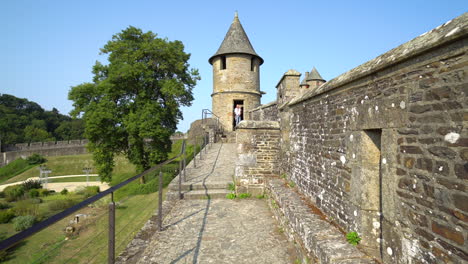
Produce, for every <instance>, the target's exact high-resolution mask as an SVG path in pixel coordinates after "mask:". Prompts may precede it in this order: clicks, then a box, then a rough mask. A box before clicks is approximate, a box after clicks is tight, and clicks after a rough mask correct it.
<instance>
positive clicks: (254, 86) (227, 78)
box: [208, 12, 263, 132]
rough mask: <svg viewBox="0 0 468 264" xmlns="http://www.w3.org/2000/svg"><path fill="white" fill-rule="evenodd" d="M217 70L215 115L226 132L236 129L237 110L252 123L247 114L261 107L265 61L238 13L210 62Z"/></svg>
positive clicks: (214, 81)
mask: <svg viewBox="0 0 468 264" xmlns="http://www.w3.org/2000/svg"><path fill="white" fill-rule="evenodd" d="M208 61H209V63H210V64H211V65H212V67H213V93H212V94H211V97H212V102H213V108H212V110H213V113H214V114H215V115H217V116H218V117H219V118H220V121H221V124H222V125H223V127H224V130H225V131H227V132H229V131H233V129H234V124H235V122H234V113H233V112H234V108H235V107H236V105H238V104H239V105H241V107H242V113H243V116H242V119H248V115H246V114H244V113H245V112H246V111H249V110H251V109H254V108H256V107H257V106H259V105H260V98H261V97H262V92H260V65H262V64H263V59H262V58H261V57H260V56H258V54H257V53H256V52H255V50H254V49H253V47H252V44H250V41H249V38H248V37H247V34H246V33H245V31H244V28H243V27H242V25H241V23H240V21H239V18H238V16H237V12H236V14H235V16H234V21H232V24H231V27H230V28H229V30H228V32H227V34H226V36H225V37H224V40H223V43H221V46H220V47H219V49H218V51H217V52H216V53H215V54H214V55H213V56H212V57H211V58H210V59H209V60H208Z"/></svg>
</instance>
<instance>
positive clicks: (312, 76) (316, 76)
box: [305, 67, 325, 81]
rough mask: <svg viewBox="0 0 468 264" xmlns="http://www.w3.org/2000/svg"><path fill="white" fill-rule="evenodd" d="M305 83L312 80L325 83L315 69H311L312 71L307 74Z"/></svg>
mask: <svg viewBox="0 0 468 264" xmlns="http://www.w3.org/2000/svg"><path fill="white" fill-rule="evenodd" d="M305 80H306V81H314V80H319V81H325V80H324V79H323V78H322V76H320V73H318V71H317V69H315V67H314V68H313V69H312V71H311V72H310V73H309V75H308V76H307V77H306V79H305Z"/></svg>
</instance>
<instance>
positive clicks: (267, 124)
mask: <svg viewBox="0 0 468 264" xmlns="http://www.w3.org/2000/svg"><path fill="white" fill-rule="evenodd" d="M236 129H274V130H279V129H280V125H279V122H277V121H255V120H242V121H241V122H240V123H239V124H238V125H237V127H236Z"/></svg>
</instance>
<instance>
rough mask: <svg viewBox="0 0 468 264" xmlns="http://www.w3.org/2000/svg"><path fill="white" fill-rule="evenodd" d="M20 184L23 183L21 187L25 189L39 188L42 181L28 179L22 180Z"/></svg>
mask: <svg viewBox="0 0 468 264" xmlns="http://www.w3.org/2000/svg"><path fill="white" fill-rule="evenodd" d="M21 185H23V188H24V190H25V191H29V190H31V189H41V188H42V183H41V181H40V180H31V179H28V180H27V181H25V182H23V183H22V184H21Z"/></svg>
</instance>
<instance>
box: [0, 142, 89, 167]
mask: <svg viewBox="0 0 468 264" xmlns="http://www.w3.org/2000/svg"><path fill="white" fill-rule="evenodd" d="M86 144H88V140H86V139H82V140H79V139H78V140H69V141H50V142H31V143H20V144H14V145H4V146H2V152H0V167H1V166H4V165H6V164H8V163H10V162H12V161H14V160H15V159H18V158H27V157H29V156H31V155H32V154H34V153H37V154H41V155H43V156H62V155H78V154H85V153H87V150H86Z"/></svg>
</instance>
